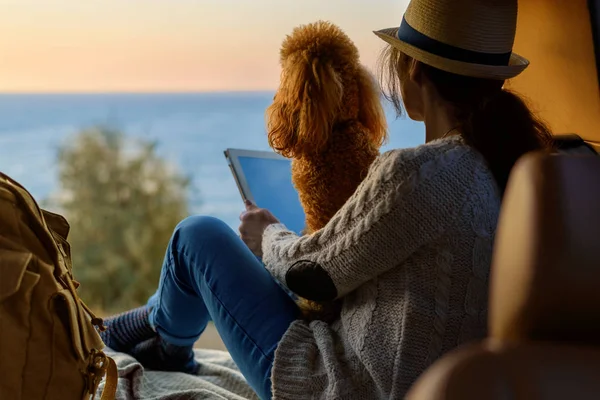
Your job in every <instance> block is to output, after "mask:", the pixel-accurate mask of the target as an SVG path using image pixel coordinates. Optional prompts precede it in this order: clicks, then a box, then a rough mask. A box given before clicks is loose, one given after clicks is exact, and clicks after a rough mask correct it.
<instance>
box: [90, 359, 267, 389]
mask: <svg viewBox="0 0 600 400" xmlns="http://www.w3.org/2000/svg"><path fill="white" fill-rule="evenodd" d="M195 353H196V360H198V363H199V364H200V366H201V367H200V369H199V371H198V374H197V375H189V374H184V373H179V372H163V371H151V370H147V369H144V367H142V365H140V364H139V363H138V362H137V361H136V360H135V359H134V358H133V357H131V356H129V355H127V354H123V353H116V352H113V351H111V350H110V349H106V354H107V355H108V356H110V357H112V358H113V359H114V360H115V362H116V363H117V367H118V370H119V386H118V390H117V397H116V398H117V400H134V399H135V400H184V399H185V400H196V399H207V400H210V399H219V400H244V399H258V397H257V396H256V394H254V392H253V391H252V389H251V388H250V386H249V385H248V383H246V380H245V379H244V377H243V376H242V374H241V372H240V371H239V370H238V368H237V367H236V365H235V363H234V362H233V360H232V359H231V356H230V355H229V353H227V352H224V351H219V350H207V349H195ZM103 388H104V382H103V383H102V384H101V385H100V387H99V389H98V396H97V398H100V397H99V395H100V393H101V392H102V389H103Z"/></svg>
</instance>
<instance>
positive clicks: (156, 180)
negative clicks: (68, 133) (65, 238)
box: [56, 126, 190, 312]
mask: <svg viewBox="0 0 600 400" xmlns="http://www.w3.org/2000/svg"><path fill="white" fill-rule="evenodd" d="M130 144H131V143H130V142H128V141H127V138H126V137H125V136H124V135H123V134H122V133H121V132H119V131H117V130H114V129H111V128H108V127H103V126H99V127H92V128H88V129H84V130H83V131H81V132H80V133H79V134H78V135H77V136H76V137H75V139H74V140H73V141H71V142H70V143H67V144H66V145H65V146H63V147H62V148H61V149H60V151H59V178H60V185H61V192H60V195H59V196H57V199H56V205H57V207H58V208H59V209H60V211H61V212H62V213H63V214H64V215H65V216H66V217H67V219H68V221H69V223H70V225H71V233H70V235H69V242H70V243H71V252H72V257H73V270H74V275H75V278H76V279H77V280H78V281H80V282H81V289H80V291H81V296H82V298H83V299H84V300H85V301H86V302H88V303H89V304H90V305H92V306H94V307H96V308H100V309H101V310H105V311H107V312H112V311H118V310H123V309H125V308H129V307H134V306H138V305H139V304H141V303H144V302H145V301H146V300H147V299H148V297H149V296H150V295H151V294H152V293H153V291H154V290H155V288H156V286H157V283H158V278H159V274H160V268H161V265H162V260H163V257H164V254H165V249H166V246H167V244H168V241H169V238H170V236H171V233H172V232H173V229H174V227H175V226H176V225H177V223H178V222H179V221H180V220H181V219H182V218H184V217H185V216H187V215H188V199H187V194H188V189H189V183H190V181H189V179H188V178H186V177H185V176H183V175H182V174H180V173H179V172H178V171H177V170H175V169H174V168H172V167H171V166H170V165H169V164H167V163H166V162H165V161H164V160H162V159H161V158H160V157H159V156H158V155H157V153H156V143H152V142H144V141H141V142H138V143H137V146H134V147H133V148H132V147H131V146H130Z"/></svg>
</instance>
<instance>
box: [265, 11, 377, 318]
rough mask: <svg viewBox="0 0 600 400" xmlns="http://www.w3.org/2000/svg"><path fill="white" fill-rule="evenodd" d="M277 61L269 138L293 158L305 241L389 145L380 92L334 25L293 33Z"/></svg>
mask: <svg viewBox="0 0 600 400" xmlns="http://www.w3.org/2000/svg"><path fill="white" fill-rule="evenodd" d="M280 61H281V65H282V73H281V83H280V86H279V89H278V90H277V93H276V94H275V97H274V99H273V104H272V105H271V106H269V108H268V109H267V113H266V117H267V133H268V139H269V144H270V146H271V147H272V148H273V149H274V150H275V151H276V152H278V153H279V154H281V155H283V156H285V157H288V158H292V181H293V183H294V186H295V187H296V189H297V190H298V193H299V196H300V203H301V204H302V207H303V209H304V212H305V214H306V230H305V233H309V234H310V233H312V232H315V231H317V230H319V229H321V228H323V227H324V226H325V224H327V222H328V221H329V220H330V219H331V217H333V215H334V214H335V213H336V212H337V211H338V210H339V209H340V208H341V207H342V206H343V205H344V203H346V201H347V200H348V198H349V197H350V196H351V195H352V194H353V193H354V191H355V190H356V188H357V186H358V185H359V184H360V182H361V181H362V180H363V179H364V177H365V176H366V174H367V172H368V169H369V166H370V165H371V163H372V162H373V160H374V159H375V158H376V157H377V156H378V154H379V148H380V147H381V145H382V144H383V143H384V142H385V140H386V139H387V124H386V119H385V114H384V111H383V107H382V105H381V101H380V91H379V87H378V85H377V84H376V82H375V80H374V79H373V77H372V76H371V74H370V73H369V72H368V71H367V70H366V68H364V67H363V66H362V65H361V64H360V61H359V54H358V50H357V48H356V46H355V45H354V43H353V42H352V41H351V40H350V38H348V36H347V35H346V34H345V33H344V32H343V31H342V30H341V29H340V28H338V27H337V26H335V25H333V24H331V23H328V22H324V21H319V22H316V23H312V24H308V25H302V26H300V27H297V28H295V29H294V31H293V32H292V34H291V35H288V36H287V37H286V39H285V40H284V42H283V45H282V48H281V54H280ZM300 306H301V308H302V309H303V311H305V316H307V318H311V319H312V318H322V317H323V313H324V312H325V309H326V308H327V306H325V305H323V304H319V303H316V302H309V301H306V300H303V301H300ZM324 307H325V308H324Z"/></svg>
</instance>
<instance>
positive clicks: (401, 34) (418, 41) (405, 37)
mask: <svg viewBox="0 0 600 400" xmlns="http://www.w3.org/2000/svg"><path fill="white" fill-rule="evenodd" d="M397 36H398V39H400V40H401V41H403V42H404V43H407V44H410V45H412V46H414V47H417V48H419V49H421V50H423V51H426V52H428V53H431V54H435V55H436V56H440V57H444V58H448V59H450V60H456V61H462V62H466V63H470V64H484V65H496V66H507V65H508V63H509V61H510V56H511V54H512V52H508V53H501V54H499V53H481V52H478V51H472V50H466V49H461V48H460V47H455V46H452V45H449V44H446V43H442V42H440V41H438V40H436V39H433V38H430V37H429V36H426V35H424V34H423V33H421V32H419V31H417V30H416V29H415V28H413V27H412V26H410V25H409V24H408V22H406V18H404V17H403V18H402V23H401V24H400V28H398V34H397Z"/></svg>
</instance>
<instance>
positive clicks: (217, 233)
mask: <svg viewBox="0 0 600 400" xmlns="http://www.w3.org/2000/svg"><path fill="white" fill-rule="evenodd" d="M236 236H237V235H236V234H235V232H233V230H232V229H231V228H230V227H229V226H228V225H227V224H226V223H225V222H223V221H221V220H220V219H218V218H215V217H209V216H204V215H194V216H191V217H187V218H185V219H184V220H183V221H181V222H180V223H179V224H177V227H176V228H175V232H174V233H173V239H174V240H175V241H177V242H179V244H180V245H181V244H183V245H188V244H193V245H194V246H201V247H205V246H207V247H213V246H215V247H220V246H222V245H224V244H226V243H227V241H228V240H231V239H233V238H236Z"/></svg>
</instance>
